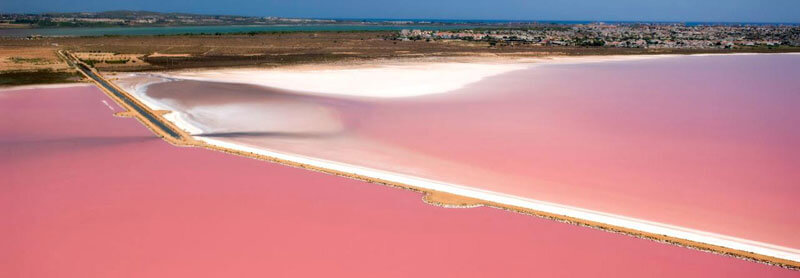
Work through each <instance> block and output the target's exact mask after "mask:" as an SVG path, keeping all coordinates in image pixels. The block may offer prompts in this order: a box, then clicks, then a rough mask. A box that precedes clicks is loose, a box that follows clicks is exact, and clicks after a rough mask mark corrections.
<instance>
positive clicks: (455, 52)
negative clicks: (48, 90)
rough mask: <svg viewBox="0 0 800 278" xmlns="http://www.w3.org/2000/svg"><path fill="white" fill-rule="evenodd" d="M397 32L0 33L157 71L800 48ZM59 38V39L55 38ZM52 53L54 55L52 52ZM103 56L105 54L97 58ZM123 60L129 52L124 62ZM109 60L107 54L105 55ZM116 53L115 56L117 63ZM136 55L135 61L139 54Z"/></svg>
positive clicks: (24, 45)
mask: <svg viewBox="0 0 800 278" xmlns="http://www.w3.org/2000/svg"><path fill="white" fill-rule="evenodd" d="M393 34H394V33H393V32H293V33H265V34H256V35H220V36H216V35H177V36H107V37H64V38H42V39H34V40H24V39H19V38H0V48H3V49H18V50H20V49H21V51H27V50H28V49H31V48H37V49H45V48H46V49H51V50H55V49H64V50H68V51H71V52H73V53H76V54H78V55H80V56H81V59H87V60H93V62H96V63H93V64H94V66H95V67H97V68H98V69H100V70H105V71H149V70H175V69H187V68H213V67H253V66H258V67H275V66H281V65H291V64H306V63H331V62H348V61H364V60H372V59H390V58H420V57H423V58H425V57H469V56H504V57H542V56H555V55H635V54H690V53H731V52H794V51H800V48H787V47H781V48H774V49H767V48H741V49H734V50H721V49H708V50H691V49H671V50H668V49H632V48H604V47H560V46H535V45H529V44H521V45H502V44H499V45H497V46H490V45H489V44H488V42H466V41H439V40H433V41H424V40H422V41H398V40H391V39H387V38H390V37H391V36H392V35H393ZM51 45H57V47H55V46H51ZM42 54H43V55H44V54H47V56H48V57H53V55H52V54H48V53H42ZM94 60H97V61H94ZM123 60H129V61H128V62H125V63H122V61H123ZM103 61H105V62H103ZM108 61H111V63H109V62H108ZM133 61H135V62H133Z"/></svg>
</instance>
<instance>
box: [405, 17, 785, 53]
mask: <svg viewBox="0 0 800 278" xmlns="http://www.w3.org/2000/svg"><path fill="white" fill-rule="evenodd" d="M395 39H398V40H427V41H430V40H463V41H485V42H489V43H490V45H492V46H495V45H512V46H513V45H542V46H587V47H588V46H604V47H620V48H669V49H675V48H678V49H680V48H683V49H731V48H738V47H778V46H794V47H796V46H800V26H798V25H693V26H690V25H686V24H657V23H651V24H643V23H636V24H606V23H592V24H574V25H567V24H531V25H530V26H524V27H514V28H498V29H466V30H459V31H426V30H409V29H404V30H401V31H400V32H399V33H398V34H397V37H396V38H395Z"/></svg>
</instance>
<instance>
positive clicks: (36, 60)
mask: <svg viewBox="0 0 800 278" xmlns="http://www.w3.org/2000/svg"><path fill="white" fill-rule="evenodd" d="M10 59H11V61H12V62H14V63H31V64H46V63H47V60H45V59H44V58H23V57H11V58H10Z"/></svg>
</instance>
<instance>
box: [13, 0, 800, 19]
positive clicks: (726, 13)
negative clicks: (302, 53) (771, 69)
mask: <svg viewBox="0 0 800 278" xmlns="http://www.w3.org/2000/svg"><path fill="white" fill-rule="evenodd" d="M120 9H125V10H149V11H160V12H189V13H203V14H236V15H251V16H284V17H314V18H428V19H508V20H609V21H611V20H633V21H713V22H791V23H800V0H655V1H653V0H391V1H390V0H340V1H326V0H282V1H277V0H0V12H5V13H9V12H62V11H106V10H120Z"/></svg>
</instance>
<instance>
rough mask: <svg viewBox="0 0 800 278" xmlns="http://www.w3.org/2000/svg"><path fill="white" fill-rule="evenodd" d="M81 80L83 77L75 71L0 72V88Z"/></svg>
mask: <svg viewBox="0 0 800 278" xmlns="http://www.w3.org/2000/svg"><path fill="white" fill-rule="evenodd" d="M80 80H81V76H80V75H78V73H76V72H74V71H52V70H39V71H13V72H0V86H17V85H29V84H55V83H71V82H78V81H80Z"/></svg>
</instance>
